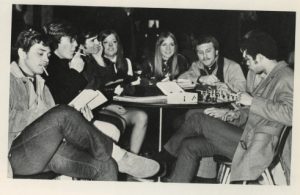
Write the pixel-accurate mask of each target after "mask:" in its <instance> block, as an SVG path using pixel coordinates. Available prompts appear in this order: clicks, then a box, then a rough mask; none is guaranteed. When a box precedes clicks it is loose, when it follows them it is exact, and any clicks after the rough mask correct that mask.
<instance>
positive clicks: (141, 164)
mask: <svg viewBox="0 0 300 195" xmlns="http://www.w3.org/2000/svg"><path fill="white" fill-rule="evenodd" d="M117 163H118V167H119V171H120V172H121V173H126V174H128V175H131V176H133V177H136V178H146V177H151V176H153V175H155V174H156V173H157V172H158V171H159V167H160V166H159V164H158V163H157V162H156V161H154V160H151V159H148V158H145V157H142V156H138V155H136V154H133V153H130V152H126V153H125V154H124V156H123V158H122V159H121V160H120V161H118V162H117Z"/></svg>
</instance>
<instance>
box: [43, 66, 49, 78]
mask: <svg viewBox="0 0 300 195" xmlns="http://www.w3.org/2000/svg"><path fill="white" fill-rule="evenodd" d="M43 70H44V72H45V74H46V75H47V76H49V74H48V72H47V70H46V68H45V66H43Z"/></svg>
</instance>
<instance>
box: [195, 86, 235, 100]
mask: <svg viewBox="0 0 300 195" xmlns="http://www.w3.org/2000/svg"><path fill="white" fill-rule="evenodd" d="M195 91H196V92H197V93H198V102H201V103H210V104H213V103H223V102H235V101H236V99H237V94H236V93H232V92H229V91H227V90H218V89H217V87H216V86H212V85H197V86H196V88H195Z"/></svg>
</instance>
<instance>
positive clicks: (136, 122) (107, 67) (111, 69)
mask: <svg viewBox="0 0 300 195" xmlns="http://www.w3.org/2000/svg"><path fill="white" fill-rule="evenodd" d="M98 40H99V42H100V49H99V52H98V53H97V54H95V55H93V57H94V59H95V61H96V62H97V64H96V66H97V68H95V67H94V70H97V75H95V73H96V72H95V71H93V74H94V75H93V77H99V78H101V82H102V84H101V85H98V86H99V87H101V86H102V87H103V88H102V89H101V90H102V91H103V92H104V93H105V94H106V95H109V94H110V95H115V94H117V95H120V94H121V93H127V92H128V90H130V89H131V87H130V84H129V83H128V82H125V83H126V84H125V83H123V84H120V85H117V86H116V85H111V86H113V87H107V85H108V83H112V82H114V81H117V80H120V79H123V80H124V81H128V78H132V77H133V70H132V65H131V61H130V60H129V59H128V58H125V57H124V56H123V47H122V44H121V41H120V38H119V36H118V34H117V33H116V32H115V31H114V30H103V31H101V32H100V33H99V36H98ZM88 72H91V71H86V73H87V74H89V73H88ZM87 74H86V77H89V75H87ZM90 74H91V73H90ZM129 80H130V79H129ZM103 83H104V84H103ZM107 90H108V91H111V92H112V93H108V92H107ZM105 109H106V110H109V111H113V112H115V113H116V114H118V115H120V116H121V117H122V118H124V119H125V121H126V126H132V133H131V138H130V148H129V149H130V151H131V152H133V153H136V154H137V153H139V152H140V149H141V146H142V143H143V141H144V137H145V134H146V130H147V124H148V115H147V114H146V113H145V112H144V111H142V110H140V109H137V108H128V107H126V108H124V107H123V106H120V105H115V104H110V105H108V106H107V107H106V108H105Z"/></svg>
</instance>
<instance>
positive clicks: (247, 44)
mask: <svg viewBox="0 0 300 195" xmlns="http://www.w3.org/2000/svg"><path fill="white" fill-rule="evenodd" d="M240 48H241V51H245V50H246V51H247V54H248V55H250V56H251V57H252V58H253V59H255V58H256V55H257V54H262V55H263V56H265V57H266V58H268V59H270V60H274V59H277V55H278V48H277V44H276V42H275V40H274V39H273V38H272V37H271V36H270V35H269V34H267V33H265V32H262V31H257V30H256V31H250V32H248V33H247V36H244V39H243V40H242V41H241V45H240Z"/></svg>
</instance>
